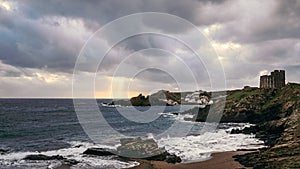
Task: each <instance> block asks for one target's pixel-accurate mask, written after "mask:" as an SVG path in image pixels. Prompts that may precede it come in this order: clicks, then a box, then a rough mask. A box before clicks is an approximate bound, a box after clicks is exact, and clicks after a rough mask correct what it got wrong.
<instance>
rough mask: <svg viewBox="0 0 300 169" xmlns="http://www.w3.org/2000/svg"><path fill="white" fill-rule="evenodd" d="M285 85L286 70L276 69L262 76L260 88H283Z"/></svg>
mask: <svg viewBox="0 0 300 169" xmlns="http://www.w3.org/2000/svg"><path fill="white" fill-rule="evenodd" d="M284 86H285V71H284V70H274V71H273V72H271V75H263V76H260V88H282V87H284Z"/></svg>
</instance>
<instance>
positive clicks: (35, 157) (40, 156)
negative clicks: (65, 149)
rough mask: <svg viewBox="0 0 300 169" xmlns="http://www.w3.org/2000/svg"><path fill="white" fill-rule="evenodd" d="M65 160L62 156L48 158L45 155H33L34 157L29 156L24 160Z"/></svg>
mask: <svg viewBox="0 0 300 169" xmlns="http://www.w3.org/2000/svg"><path fill="white" fill-rule="evenodd" d="M64 159H65V158H64V157H63V156H60V155H55V156H46V155H43V154H33V155H27V156H26V157H25V158H24V160H64Z"/></svg>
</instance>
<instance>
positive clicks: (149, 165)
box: [131, 151, 249, 169]
mask: <svg viewBox="0 0 300 169" xmlns="http://www.w3.org/2000/svg"><path fill="white" fill-rule="evenodd" d="M248 152H249V151H234V152H221V153H214V154H213V155H212V158H211V159H209V160H206V161H202V162H196V163H179V164H170V163H166V162H161V161H146V160H141V161H139V162H140V163H141V164H140V165H139V166H135V167H132V168H131V169H237V168H245V167H244V166H243V165H241V164H240V163H239V162H237V161H235V160H234V158H233V156H234V155H238V154H245V153H248Z"/></svg>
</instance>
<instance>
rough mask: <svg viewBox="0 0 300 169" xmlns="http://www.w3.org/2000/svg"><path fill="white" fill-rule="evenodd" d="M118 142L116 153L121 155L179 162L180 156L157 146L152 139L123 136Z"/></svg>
mask: <svg viewBox="0 0 300 169" xmlns="http://www.w3.org/2000/svg"><path fill="white" fill-rule="evenodd" d="M120 142H121V146H119V147H118V148H117V154H118V155H119V156H121V157H129V158H139V159H146V160H154V161H166V162H168V163H176V162H181V159H180V157H177V156H176V155H172V154H170V153H168V152H167V151H166V150H165V149H164V148H160V147H158V145H157V143H156V142H155V140H154V139H145V140H143V139H141V138H140V137H137V138H125V139H121V140H120Z"/></svg>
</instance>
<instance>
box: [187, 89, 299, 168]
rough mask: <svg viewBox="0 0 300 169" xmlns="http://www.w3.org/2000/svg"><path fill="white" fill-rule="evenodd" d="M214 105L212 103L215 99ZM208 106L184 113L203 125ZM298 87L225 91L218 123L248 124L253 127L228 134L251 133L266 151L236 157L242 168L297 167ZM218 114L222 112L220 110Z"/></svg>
mask: <svg viewBox="0 0 300 169" xmlns="http://www.w3.org/2000/svg"><path fill="white" fill-rule="evenodd" d="M215 102H216V100H215ZM209 109H210V107H209V106H206V107H205V108H203V109H201V108H200V109H199V108H194V109H192V110H189V111H186V112H184V113H188V114H194V115H195V116H194V118H193V119H186V120H195V121H200V122H204V121H205V120H206V117H207V114H208V111H209ZM299 111H300V84H296V83H288V84H287V85H286V86H285V87H283V88H282V89H260V88H251V87H245V88H244V89H242V90H233V91H227V96H226V104H225V108H224V111H223V116H222V119H221V122H249V123H253V124H256V125H255V126H252V127H249V128H245V129H244V130H233V131H232V133H246V134H251V133H252V134H255V135H256V137H257V138H259V139H261V140H264V141H265V144H266V146H267V148H265V149H262V150H260V151H258V152H254V153H249V154H246V155H239V156H236V158H237V160H238V161H239V162H240V163H242V164H243V165H245V166H246V167H254V168H300V112H299ZM221 112H222V111H221Z"/></svg>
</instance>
